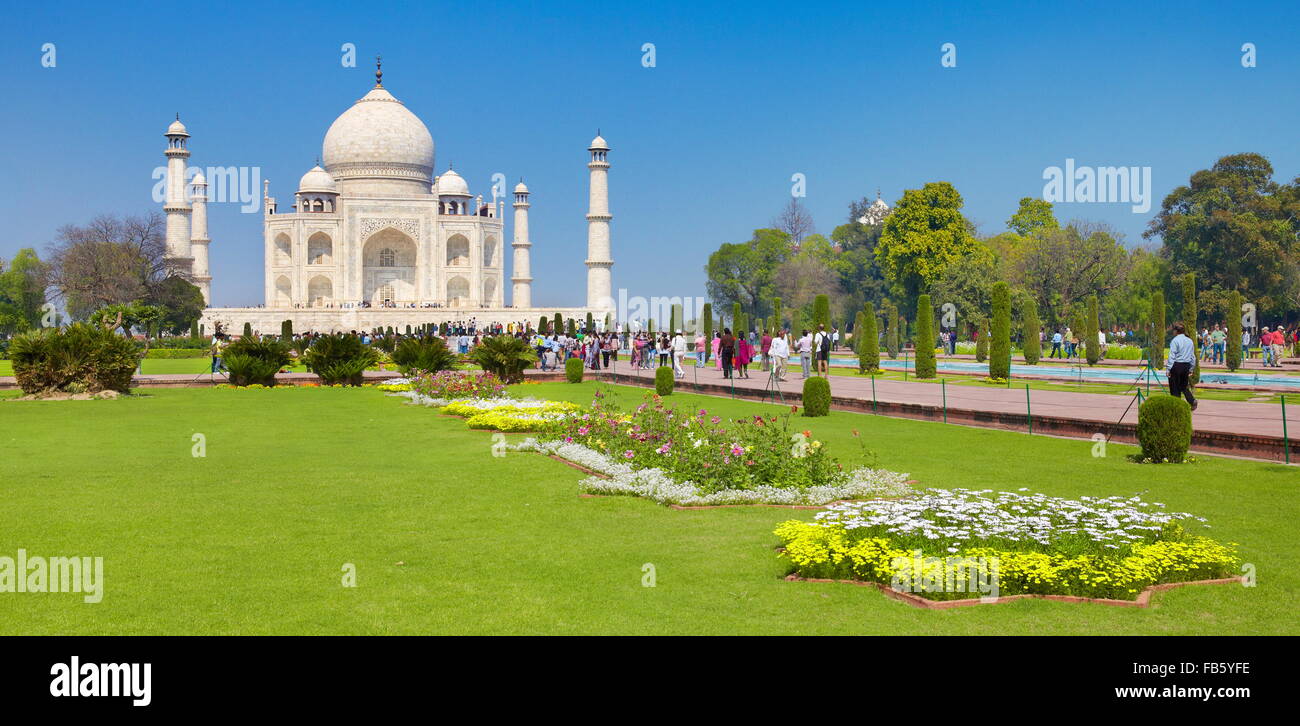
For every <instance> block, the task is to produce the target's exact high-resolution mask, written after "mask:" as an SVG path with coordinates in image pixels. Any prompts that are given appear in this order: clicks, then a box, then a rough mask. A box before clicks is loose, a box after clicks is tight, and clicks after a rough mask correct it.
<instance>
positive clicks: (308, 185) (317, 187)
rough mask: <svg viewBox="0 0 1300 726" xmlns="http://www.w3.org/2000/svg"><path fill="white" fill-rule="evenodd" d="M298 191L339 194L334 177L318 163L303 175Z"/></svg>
mask: <svg viewBox="0 0 1300 726" xmlns="http://www.w3.org/2000/svg"><path fill="white" fill-rule="evenodd" d="M298 192H299V193H302V192H316V193H319V194H337V193H338V186H337V185H335V183H334V177H332V176H330V173H329V172H328V171H325V170H324V169H322V168H320V165H319V164H317V165H316V166H313V167H312V168H311V171H309V172H307V173H306V174H303V175H302V179H301V180H300V181H299V182H298Z"/></svg>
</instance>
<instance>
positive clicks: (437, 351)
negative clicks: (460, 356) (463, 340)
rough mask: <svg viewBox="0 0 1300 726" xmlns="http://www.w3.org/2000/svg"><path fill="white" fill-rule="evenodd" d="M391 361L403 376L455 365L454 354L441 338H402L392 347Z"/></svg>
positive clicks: (435, 370) (449, 368)
mask: <svg viewBox="0 0 1300 726" xmlns="http://www.w3.org/2000/svg"><path fill="white" fill-rule="evenodd" d="M392 359H393V363H394V364H395V365H396V366H397V369H398V370H399V371H401V372H402V375H404V376H410V375H415V374H417V373H437V372H438V371H449V370H452V369H453V368H455V367H456V354H455V353H452V352H451V351H450V350H447V343H446V341H444V340H443V339H442V338H435V337H432V336H430V337H426V338H403V339H402V341H401V342H399V343H398V344H397V346H396V347H395V348H393V352H392Z"/></svg>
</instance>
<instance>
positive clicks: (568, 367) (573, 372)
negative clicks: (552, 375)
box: [564, 358, 583, 383]
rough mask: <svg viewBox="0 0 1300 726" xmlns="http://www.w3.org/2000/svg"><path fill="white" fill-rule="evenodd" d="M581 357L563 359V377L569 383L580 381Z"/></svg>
mask: <svg viewBox="0 0 1300 726" xmlns="http://www.w3.org/2000/svg"><path fill="white" fill-rule="evenodd" d="M582 370H583V368H582V359H581V358H570V359H568V360H566V361H564V379H565V380H567V381H568V382H569V383H582Z"/></svg>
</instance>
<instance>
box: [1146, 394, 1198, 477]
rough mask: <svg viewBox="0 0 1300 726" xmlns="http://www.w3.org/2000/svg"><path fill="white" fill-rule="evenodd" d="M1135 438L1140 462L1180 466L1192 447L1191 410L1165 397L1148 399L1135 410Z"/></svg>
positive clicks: (1181, 402)
mask: <svg viewBox="0 0 1300 726" xmlns="http://www.w3.org/2000/svg"><path fill="white" fill-rule="evenodd" d="M1137 436H1138V443H1139V444H1140V445H1141V446H1142V458H1144V459H1150V460H1151V461H1153V462H1156V463H1161V462H1165V461H1168V462H1169V463H1171V464H1177V463H1180V462H1182V461H1183V459H1184V458H1185V457H1186V456H1187V447H1189V446H1191V444H1192V407H1191V406H1189V405H1187V401H1184V400H1183V399H1181V398H1174V397H1173V396H1169V395H1164V394H1159V395H1155V396H1152V397H1151V398H1148V399H1147V400H1146V401H1144V402H1143V403H1142V406H1141V407H1140V408H1138V423H1137Z"/></svg>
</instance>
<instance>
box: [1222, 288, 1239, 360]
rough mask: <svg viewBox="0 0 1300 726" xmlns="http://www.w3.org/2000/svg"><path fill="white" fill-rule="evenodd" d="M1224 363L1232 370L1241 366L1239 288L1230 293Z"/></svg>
mask: <svg viewBox="0 0 1300 726" xmlns="http://www.w3.org/2000/svg"><path fill="white" fill-rule="evenodd" d="M1224 363H1227V364H1228V370H1230V371H1235V370H1237V369H1238V368H1240V367H1241V293H1240V292H1238V291H1237V290H1233V291H1232V293H1231V294H1230V295H1228V353H1227V355H1226V356H1225V357H1224Z"/></svg>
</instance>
